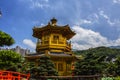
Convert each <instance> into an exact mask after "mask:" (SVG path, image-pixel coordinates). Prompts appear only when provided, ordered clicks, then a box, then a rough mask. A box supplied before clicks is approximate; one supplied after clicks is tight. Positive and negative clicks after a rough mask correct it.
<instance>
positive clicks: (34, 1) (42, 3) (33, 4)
mask: <svg viewBox="0 0 120 80" xmlns="http://www.w3.org/2000/svg"><path fill="white" fill-rule="evenodd" d="M19 1H20V2H24V3H26V5H28V6H29V8H31V9H34V8H41V9H43V8H48V7H50V6H49V4H48V2H49V0H19Z"/></svg>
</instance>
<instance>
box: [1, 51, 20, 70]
mask: <svg viewBox="0 0 120 80" xmlns="http://www.w3.org/2000/svg"><path fill="white" fill-rule="evenodd" d="M21 60H22V57H21V55H20V54H18V53H16V52H14V51H11V50H1V51H0V69H1V70H11V71H17V70H18V68H19V66H18V63H21Z"/></svg>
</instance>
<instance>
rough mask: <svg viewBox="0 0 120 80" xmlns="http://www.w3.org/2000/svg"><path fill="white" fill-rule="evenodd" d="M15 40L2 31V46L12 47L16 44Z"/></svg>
mask: <svg viewBox="0 0 120 80" xmlns="http://www.w3.org/2000/svg"><path fill="white" fill-rule="evenodd" d="M14 43H15V41H14V39H13V38H12V37H11V36H10V35H9V34H7V33H5V32H2V31H0V46H1V47H3V46H10V45H12V44H14Z"/></svg>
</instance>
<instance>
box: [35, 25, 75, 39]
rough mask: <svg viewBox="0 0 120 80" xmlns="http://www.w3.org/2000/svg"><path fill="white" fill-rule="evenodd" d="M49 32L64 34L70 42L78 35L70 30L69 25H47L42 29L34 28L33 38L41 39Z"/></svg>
mask: <svg viewBox="0 0 120 80" xmlns="http://www.w3.org/2000/svg"><path fill="white" fill-rule="evenodd" d="M48 31H50V32H53V33H54V31H55V32H58V33H62V34H63V35H64V36H65V37H66V38H67V39H68V40H69V39H70V38H72V37H73V36H74V35H75V34H76V33H75V32H73V31H72V30H71V29H70V27H69V26H68V25H66V26H57V25H56V26H51V25H47V26H44V27H41V28H33V36H34V37H37V38H40V39H41V37H42V35H43V34H44V33H46V32H48Z"/></svg>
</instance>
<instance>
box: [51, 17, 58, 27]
mask: <svg viewBox="0 0 120 80" xmlns="http://www.w3.org/2000/svg"><path fill="white" fill-rule="evenodd" d="M51 23H52V25H53V26H55V25H56V23H57V19H55V18H54V17H53V18H52V19H51Z"/></svg>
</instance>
